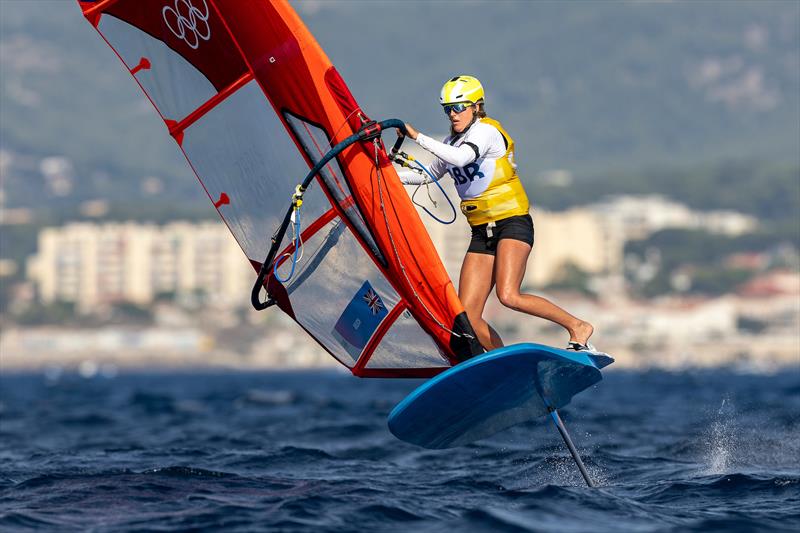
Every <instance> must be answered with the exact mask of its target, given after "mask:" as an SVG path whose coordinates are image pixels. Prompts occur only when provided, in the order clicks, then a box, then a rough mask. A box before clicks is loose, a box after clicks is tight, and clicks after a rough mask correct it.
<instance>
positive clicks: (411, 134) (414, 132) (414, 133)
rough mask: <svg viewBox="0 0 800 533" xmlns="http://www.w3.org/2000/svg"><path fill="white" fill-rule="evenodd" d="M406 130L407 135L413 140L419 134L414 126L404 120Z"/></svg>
mask: <svg viewBox="0 0 800 533" xmlns="http://www.w3.org/2000/svg"><path fill="white" fill-rule="evenodd" d="M406 132H407V133H408V136H409V137H411V138H412V139H413V140H415V141H416V140H417V135H419V132H418V131H417V130H415V129H414V126H412V125H411V124H409V123H408V122H406Z"/></svg>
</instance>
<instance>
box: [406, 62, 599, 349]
mask: <svg viewBox="0 0 800 533" xmlns="http://www.w3.org/2000/svg"><path fill="white" fill-rule="evenodd" d="M439 103H440V104H441V105H442V106H443V108H444V112H445V115H447V118H448V119H449V120H450V135H449V136H448V137H447V138H446V139H445V140H444V142H439V141H436V140H434V139H432V138H430V137H428V136H426V135H424V134H422V133H419V132H418V131H417V130H415V129H414V128H413V127H412V126H411V124H406V128H407V130H408V136H409V137H411V138H412V139H413V140H414V141H416V142H417V144H419V145H420V146H421V147H422V148H424V149H426V150H428V151H429V152H431V153H432V154H433V155H435V156H436V157H437V158H438V159H437V160H436V161H435V162H434V163H433V164H432V165H431V167H430V171H431V173H432V174H433V175H434V176H435V177H436V179H437V180H438V179H439V178H441V177H442V176H444V175H445V174H446V173H449V174H450V175H451V176H452V177H453V179H454V180H455V185H456V189H457V190H458V194H459V196H460V197H461V211H462V212H463V213H464V215H465V216H466V217H467V222H469V225H470V226H471V228H472V240H471V242H470V245H469V248H468V249H467V254H466V256H465V257H464V263H463V265H462V267H461V277H460V280H459V284H458V296H459V298H460V299H461V302H462V303H463V304H464V307H465V309H466V311H467V316H468V317H469V321H470V322H471V323H472V327H473V328H474V329H475V332H476V333H477V335H478V340H479V341H480V342H481V344H482V345H483V347H484V348H485V349H486V350H493V349H496V348H499V347H501V346H503V341H502V340H501V339H500V336H499V335H498V334H497V332H496V331H495V330H494V328H492V327H491V326H490V325H489V324H488V323H487V322H486V321H485V320H484V319H483V309H484V307H485V305H486V300H487V299H488V298H489V294H490V292H491V291H492V288H493V287H494V286H497V297H498V299H499V300H500V303H502V304H503V305H505V306H506V307H508V308H510V309H514V310H515V311H521V312H523V313H527V314H529V315H533V316H537V317H541V318H545V319H547V320H550V321H552V322H555V323H556V324H559V325H560V326H562V327H564V329H566V330H567V332H569V343H568V347H567V349H571V350H588V351H594V347H592V346H591V345H590V344H589V343H588V341H589V337H591V335H592V332H593V331H594V328H593V327H592V325H591V324H590V323H588V322H586V321H584V320H580V319H578V318H576V317H574V316H572V315H571V314H569V313H568V312H566V311H565V310H563V309H561V308H560V307H558V306H557V305H555V304H554V303H552V302H550V301H549V300H546V299H545V298H541V297H539V296H534V295H532V294H523V293H521V292H520V285H521V284H522V278H523V276H524V275H525V266H526V264H527V261H528V256H529V255H530V253H531V248H532V247H533V220H532V219H531V216H530V214H528V208H529V205H528V197H527V195H526V194H525V190H524V189H523V187H522V183H521V182H520V180H519V177H518V176H517V172H516V165H515V164H514V141H513V140H512V139H511V137H509V135H508V134H507V133H506V131H505V130H504V129H503V127H502V126H501V125H500V123H499V122H497V121H496V120H494V119H491V118H489V117H487V116H486V112H485V111H484V92H483V87H482V86H481V83H480V82H479V81H478V80H477V79H476V78H474V77H472V76H456V77H455V78H452V79H450V80H449V81H448V82H447V83H445V84H444V87H442V92H441V97H440V98H439ZM401 180H402V181H403V183H404V184H406V185H418V184H421V183H426V182H427V181H428V178H423V177H422V176H419V175H416V174H414V173H411V172H401Z"/></svg>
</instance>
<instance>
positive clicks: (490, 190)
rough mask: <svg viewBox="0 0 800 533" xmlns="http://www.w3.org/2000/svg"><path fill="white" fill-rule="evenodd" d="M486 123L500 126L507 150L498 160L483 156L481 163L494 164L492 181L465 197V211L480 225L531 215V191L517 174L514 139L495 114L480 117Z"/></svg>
mask: <svg viewBox="0 0 800 533" xmlns="http://www.w3.org/2000/svg"><path fill="white" fill-rule="evenodd" d="M480 121H481V122H483V123H484V124H489V125H491V126H494V127H495V128H497V130H498V131H499V132H500V134H501V135H502V136H503V137H504V138H505V140H506V144H507V146H506V152H505V154H503V156H502V157H499V158H497V159H494V160H488V161H487V160H479V161H478V162H479V163H480V166H481V167H484V163H488V164H486V165H485V166H486V168H487V170H488V169H489V168H491V167H492V166H493V167H494V172H493V174H492V181H491V182H490V183H489V186H488V187H487V188H486V190H484V191H483V192H482V193H480V194H479V195H478V196H476V197H475V198H470V199H468V200H462V201H461V212H462V213H464V215H465V216H466V217H467V222H469V225H470V226H479V225H481V224H487V223H489V222H494V221H497V220H502V219H504V218H508V217H513V216H516V215H527V214H528V210H529V208H530V204H529V202H528V195H527V194H525V189H524V188H523V187H522V182H521V181H520V180H519V176H517V168H516V165H515V164H514V140H513V139H512V138H511V137H509V135H508V134H507V133H506V131H505V130H504V129H503V126H501V125H500V123H499V122H497V121H496V120H494V119H492V118H488V117H485V118H482V119H480Z"/></svg>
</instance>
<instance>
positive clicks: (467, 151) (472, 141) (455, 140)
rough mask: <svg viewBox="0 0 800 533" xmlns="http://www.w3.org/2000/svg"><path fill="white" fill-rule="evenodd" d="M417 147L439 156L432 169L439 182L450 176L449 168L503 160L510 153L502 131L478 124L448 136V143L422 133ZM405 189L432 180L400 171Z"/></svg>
mask: <svg viewBox="0 0 800 533" xmlns="http://www.w3.org/2000/svg"><path fill="white" fill-rule="evenodd" d="M415 140H416V143H417V144H418V145H420V146H421V147H423V148H424V149H426V150H427V151H429V152H430V153H432V154H433V155H435V156H436V158H437V159H436V160H435V161H434V162H433V163H432V164H431V165H430V167H429V169H428V170H430V171H431V174H433V175H434V177H435V178H436V179H437V180H438V179H440V178H441V177H442V176H444V175H445V174H446V173H447V172H448V166H452V167H461V168H463V167H465V166H467V165H469V164H470V163H473V162H475V161H477V160H478V159H482V158H484V157H495V158H497V157H502V156H503V154H505V151H506V145H505V140H504V139H503V135H502V134H501V133H500V131H499V130H498V129H497V128H495V127H494V126H491V125H489V124H485V123H481V122H480V121H478V122H475V124H473V125H472V126H470V127H469V128H468V129H467V131H465V132H464V133H462V134H460V135H451V136H448V137H447V138H446V139H445V140H444V142H440V141H437V140H436V139H433V138H432V137H428V136H427V135H425V134H423V133H420V134H418V135H417V138H416V139H415ZM398 175H399V176H400V181H401V182H402V183H403V184H404V185H421V184H423V183H429V182H430V181H431V179H430V177H429V176H427V175H420V174H418V173H416V172H414V171H411V170H400V171H398Z"/></svg>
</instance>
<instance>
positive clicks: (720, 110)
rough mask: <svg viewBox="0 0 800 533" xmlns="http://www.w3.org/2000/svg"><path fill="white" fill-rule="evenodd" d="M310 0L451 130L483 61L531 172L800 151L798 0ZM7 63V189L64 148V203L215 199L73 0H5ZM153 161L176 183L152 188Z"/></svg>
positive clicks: (367, 97)
mask: <svg viewBox="0 0 800 533" xmlns="http://www.w3.org/2000/svg"><path fill="white" fill-rule="evenodd" d="M295 5H296V7H297V8H298V11H299V13H300V14H301V16H302V17H303V19H304V20H305V21H306V23H307V24H308V26H309V27H310V28H311V30H312V32H313V33H314V34H315V35H316V36H317V38H318V40H319V41H320V43H321V44H322V46H323V48H324V49H325V50H326V51H327V53H328V55H329V56H330V57H331V59H332V60H333V62H334V63H335V64H336V65H337V68H338V69H339V70H340V72H341V73H342V75H343V76H344V78H345V79H346V80H347V81H348V83H349V85H350V86H351V88H352V90H353V92H354V94H355V95H356V97H357V98H358V99H359V100H360V102H361V103H362V105H363V107H364V108H365V109H366V110H367V111H368V112H369V113H370V114H371V115H372V116H373V117H377V118H387V117H394V116H397V117H400V118H403V119H406V120H408V121H410V122H412V123H414V124H415V125H416V126H418V127H419V128H420V129H422V130H423V131H428V132H431V133H437V132H442V131H443V130H444V129H445V127H446V125H445V122H444V119H443V117H442V116H441V111H440V109H439V107H438V105H437V96H438V90H439V87H440V86H441V83H442V82H443V80H444V79H446V78H447V77H449V76H451V75H453V74H456V73H461V72H466V73H472V74H474V75H476V76H478V77H480V78H481V79H482V80H483V81H484V84H485V85H486V89H487V94H488V104H487V105H488V107H489V110H490V112H491V114H492V115H494V116H496V117H497V118H499V119H500V120H502V121H503V123H504V125H505V126H506V127H507V129H509V130H510V131H511V132H512V134H513V135H514V136H515V138H516V140H517V146H518V153H517V160H518V162H519V164H520V167H521V169H522V174H523V176H524V178H525V179H526V180H528V182H529V183H530V184H531V185H533V184H534V183H537V181H538V180H539V176H540V175H541V174H542V173H543V172H545V171H547V170H549V169H566V170H568V171H569V172H571V173H572V174H573V175H575V176H576V178H577V179H579V180H581V179H590V178H593V179H595V181H596V180H598V179H601V180H602V179H604V177H606V176H616V175H619V174H624V175H630V174H631V173H634V172H636V171H639V170H640V169H643V168H651V169H652V168H660V167H663V166H665V165H666V166H667V167H668V168H691V167H693V166H697V165H712V166H713V165H717V164H719V163H720V162H721V161H726V160H728V159H731V158H734V159H735V160H749V161H752V160H757V161H764V162H769V164H770V165H779V166H788V167H789V168H796V167H797V166H798V165H800V149H799V148H798V147H799V146H800V3H798V2H793V1H783V2H782V1H777V2H775V1H771V2H770V1H758V2H746V1H737V2H637V1H631V2H589V1H579V2H493V1H486V2H465V3H461V4H454V3H453V2H360V1H348V2H333V1H322V0H316V1H309V2H297V3H295ZM456 5H457V9H454V6H456ZM0 68H1V69H2V72H0V74H2V75H1V76H0V91H1V92H0V109H1V110H2V113H1V114H0V118H1V120H0V136H1V137H2V139H1V140H0V148H2V150H4V151H5V152H6V153H7V154H12V161H11V163H8V162H6V165H7V166H10V167H11V168H12V169H13V172H8V179H7V180H6V183H5V184H4V188H5V199H6V202H7V205H36V204H37V202H41V200H42V196H41V191H42V190H43V189H44V186H43V177H42V169H41V165H40V163H39V159H40V158H42V157H45V156H54V155H55V156H64V157H65V158H67V160H68V161H70V162H71V165H72V168H68V170H69V172H70V173H71V174H73V175H74V179H75V186H74V188H73V189H71V190H70V191H69V192H68V193H66V194H62V195H61V196H57V195H56V196H54V197H51V198H48V201H52V205H53V206H58V205H64V206H67V205H72V204H74V202H75V201H76V200H80V199H85V198H98V197H100V198H110V199H112V200H125V201H130V200H131V199H134V198H137V197H142V198H145V197H147V195H148V194H150V197H149V198H150V199H149V200H148V201H149V203H150V204H151V205H152V204H153V203H154V202H155V203H158V202H165V203H170V202H173V201H174V200H175V199H179V200H180V201H181V202H185V203H192V204H194V203H198V204H199V203H200V202H204V201H205V198H204V196H203V194H202V191H201V190H200V188H199V187H197V186H196V183H195V180H194V177H193V176H191V175H190V173H189V170H188V169H187V168H186V165H185V162H184V161H183V160H182V157H181V156H180V155H179V152H178V151H177V150H176V148H175V146H174V144H173V143H172V141H171V139H170V138H169V137H168V135H167V134H166V130H165V128H164V126H163V124H162V123H161V122H160V120H159V119H158V117H157V115H156V113H155V112H154V111H153V110H152V109H151V108H150V107H149V104H148V103H147V102H146V101H145V99H144V98H143V96H142V95H141V94H140V92H139V89H138V87H136V85H135V84H134V83H133V82H132V80H131V79H130V76H128V75H127V74H126V73H125V71H124V68H123V67H122V66H121V65H120V64H119V62H118V59H117V58H116V57H115V56H114V54H113V53H112V52H111V50H109V49H108V47H106V46H105V45H104V43H102V42H101V40H100V38H99V37H98V36H97V35H96V34H95V32H94V31H93V30H92V29H91V27H90V26H89V25H88V24H86V22H85V21H84V20H83V18H82V17H81V15H80V11H79V9H78V7H77V5H75V3H73V2H72V1H69V0H65V1H53V0H40V1H37V2H24V1H22V0H3V1H2V2H0ZM152 177H155V178H157V180H156V183H160V184H162V183H163V185H160V186H159V187H160V188H159V187H156V188H155V189H156V190H157V194H155V195H154V194H153V193H152V191H151V192H150V193H143V192H142V190H143V188H144V189H147V187H145V186H143V184H146V183H153V180H152V179H150V181H149V182H148V181H147V178H152ZM766 187H767V188H768V187H769V184H768V183H767V184H766ZM600 188H601V189H602V187H600ZM661 188H666V189H669V186H667V187H663V186H662V187H661ZM151 189H152V187H151ZM152 196H155V197H156V198H153V197H152ZM574 201H575V202H580V199H579V198H575V200H574Z"/></svg>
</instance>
